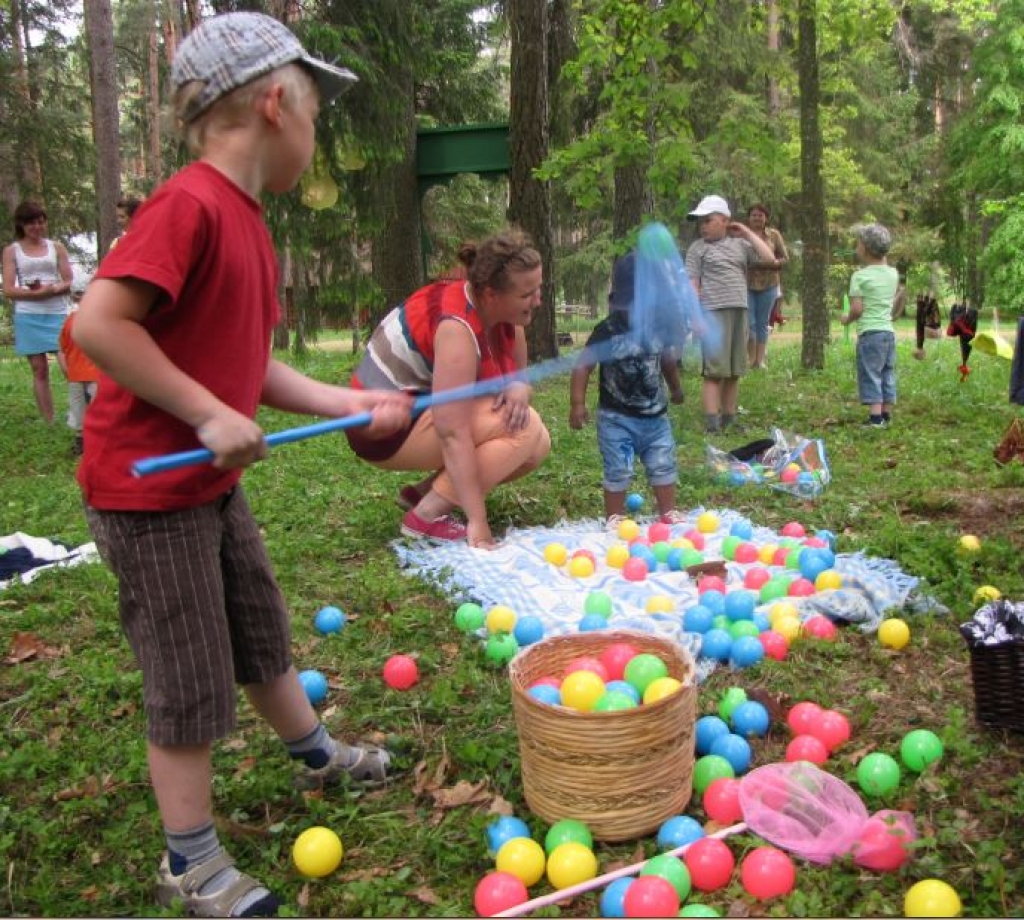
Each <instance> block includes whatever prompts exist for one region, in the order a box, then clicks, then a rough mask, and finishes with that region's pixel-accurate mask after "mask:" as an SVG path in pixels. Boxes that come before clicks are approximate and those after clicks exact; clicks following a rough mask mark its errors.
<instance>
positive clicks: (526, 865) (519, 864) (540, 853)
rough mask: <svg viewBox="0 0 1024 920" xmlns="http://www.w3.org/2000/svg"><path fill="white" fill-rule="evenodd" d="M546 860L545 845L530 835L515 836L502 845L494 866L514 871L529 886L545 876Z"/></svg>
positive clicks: (501, 870)
mask: <svg viewBox="0 0 1024 920" xmlns="http://www.w3.org/2000/svg"><path fill="white" fill-rule="evenodd" d="M546 862H547V856H546V854H545V853H544V847H542V846H541V845H540V844H539V843H537V841H536V840H531V839H530V838H529V837H513V838H512V839H511V840H506V841H505V842H504V843H503V844H502V845H501V848H500V849H499V850H498V855H497V856H496V857H495V860H494V868H495V869H497V870H498V871H499V872H510V873H512V875H514V876H515V877H516V878H517V879H519V880H520V881H521V882H522V883H523V884H524V885H525V886H526V887H527V888H529V887H530V886H531V885H536V884H537V882H539V881H540V880H541V879H542V878H543V877H544V867H545V864H546Z"/></svg>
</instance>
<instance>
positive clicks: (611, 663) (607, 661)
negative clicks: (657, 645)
mask: <svg viewBox="0 0 1024 920" xmlns="http://www.w3.org/2000/svg"><path fill="white" fill-rule="evenodd" d="M639 653H640V652H639V649H637V648H636V647H635V646H633V645H630V644H629V643H628V642H613V643H612V644H611V645H609V646H608V647H607V648H606V649H605V650H604V651H603V652H601V664H603V665H604V669H605V671H607V672H608V680H622V675H623V674H624V673H625V671H626V665H627V664H629V662H630V661H632V659H634V658H636V656H637V655H638V654H639Z"/></svg>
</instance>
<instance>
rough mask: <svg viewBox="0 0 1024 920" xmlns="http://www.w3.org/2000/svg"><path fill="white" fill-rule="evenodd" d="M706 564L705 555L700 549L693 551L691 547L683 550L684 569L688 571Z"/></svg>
mask: <svg viewBox="0 0 1024 920" xmlns="http://www.w3.org/2000/svg"><path fill="white" fill-rule="evenodd" d="M703 562H704V554H703V553H702V552H701V551H700V550H699V549H691V548H690V547H689V546H687V547H685V548H684V549H683V558H682V563H683V568H684V569H688V568H689V567H690V566H691V565H701V564H702V563H703Z"/></svg>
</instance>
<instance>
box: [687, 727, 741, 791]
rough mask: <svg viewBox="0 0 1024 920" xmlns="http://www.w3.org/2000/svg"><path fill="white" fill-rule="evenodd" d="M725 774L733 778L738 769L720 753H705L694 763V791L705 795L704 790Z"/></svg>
mask: <svg viewBox="0 0 1024 920" xmlns="http://www.w3.org/2000/svg"><path fill="white" fill-rule="evenodd" d="M719 741H721V739H719ZM723 776H728V777H733V778H734V777H735V776H736V771H735V770H733V768H732V764H731V763H729V761H728V760H726V759H725V758H724V757H720V756H719V755H718V754H705V755H704V756H703V757H698V758H697V762H696V763H695V764H694V765H693V791H694V792H696V793H697V794H698V795H704V790H705V789H707V788H708V786H710V785H711V784H712V783H713V782H714V781H715V780H716V779H721V778H722V777H723Z"/></svg>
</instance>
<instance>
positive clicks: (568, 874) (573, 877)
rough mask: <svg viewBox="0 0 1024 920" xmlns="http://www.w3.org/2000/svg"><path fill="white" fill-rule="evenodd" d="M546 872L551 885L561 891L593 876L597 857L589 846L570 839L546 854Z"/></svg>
mask: <svg viewBox="0 0 1024 920" xmlns="http://www.w3.org/2000/svg"><path fill="white" fill-rule="evenodd" d="M547 874H548V881H549V882H550V883H551V887H552V888H555V889H557V890H558V891H561V890H562V889H563V888H568V887H570V886H571V885H578V884H579V883H580V882H586V881H589V880H590V879H592V878H594V876H596V875H597V857H596V856H594V852H593V850H591V849H590V847H585V846H584V845H583V844H582V843H577V842H576V841H572V840H570V841H569V842H567V843H562V844H559V845H558V846H557V847H555V848H554V849H553V850H552V851H551V852H550V853H549V854H548V870H547ZM630 888H632V885H631V886H630Z"/></svg>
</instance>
